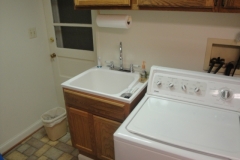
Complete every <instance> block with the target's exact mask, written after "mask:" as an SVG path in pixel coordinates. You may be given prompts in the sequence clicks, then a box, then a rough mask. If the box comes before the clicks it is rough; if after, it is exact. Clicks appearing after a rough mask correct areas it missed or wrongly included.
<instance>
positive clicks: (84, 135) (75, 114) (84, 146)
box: [67, 107, 95, 155]
mask: <svg viewBox="0 0 240 160" xmlns="http://www.w3.org/2000/svg"><path fill="white" fill-rule="evenodd" d="M67 108H68V120H69V126H70V132H71V138H72V144H73V146H75V147H76V148H78V149H79V150H81V151H83V152H87V153H89V154H92V155H94V154H95V145H94V144H95V139H94V128H93V115H92V114H89V113H87V112H83V111H80V110H77V109H74V108H70V107H67Z"/></svg>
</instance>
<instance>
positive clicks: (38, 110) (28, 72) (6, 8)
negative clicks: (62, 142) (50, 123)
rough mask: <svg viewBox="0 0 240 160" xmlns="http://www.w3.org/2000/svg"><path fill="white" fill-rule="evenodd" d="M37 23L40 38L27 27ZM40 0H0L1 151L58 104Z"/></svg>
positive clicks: (25, 133)
mask: <svg viewBox="0 0 240 160" xmlns="http://www.w3.org/2000/svg"><path fill="white" fill-rule="evenodd" d="M32 27H36V31H37V38H33V39H30V38H29V35H28V29H29V28H32ZM57 106H58V104H57V99H56V92H55V88H54V79H53V70H52V66H51V60H50V57H49V49H48V41H47V33H46V26H45V19H44V14H43V8H42V2H41V0H21V1H9V0H1V1H0V153H4V152H5V151H6V150H8V149H9V148H11V147H12V146H14V145H15V144H17V143H18V142H19V141H21V140H22V139H23V138H25V137H26V136H28V135H29V134H31V133H32V132H33V131H35V130H36V129H38V128H39V127H41V126H42V124H41V120H40V116H41V114H43V113H44V112H46V111H47V110H49V109H51V108H53V107H57Z"/></svg>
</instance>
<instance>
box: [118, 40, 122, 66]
mask: <svg viewBox="0 0 240 160" xmlns="http://www.w3.org/2000/svg"><path fill="white" fill-rule="evenodd" d="M119 50H120V57H119V59H120V67H119V69H120V70H123V56H122V42H120V48H119Z"/></svg>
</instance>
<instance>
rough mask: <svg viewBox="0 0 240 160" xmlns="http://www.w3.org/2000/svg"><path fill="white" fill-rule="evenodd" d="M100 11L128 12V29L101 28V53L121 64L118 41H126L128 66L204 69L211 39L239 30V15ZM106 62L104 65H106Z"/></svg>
mask: <svg viewBox="0 0 240 160" xmlns="http://www.w3.org/2000/svg"><path fill="white" fill-rule="evenodd" d="M100 13H101V14H128V15H131V16H132V19H133V24H132V27H131V28H130V29H128V30H126V29H113V28H99V27H98V31H97V44H98V48H97V49H98V56H100V57H101V58H102V61H103V62H104V61H105V60H113V61H114V63H115V65H119V60H118V58H119V42H120V41H122V43H123V58H124V63H125V66H127V67H128V66H129V64H130V63H134V64H141V63H142V61H143V60H144V61H146V67H147V70H149V69H150V67H151V66H152V65H160V66H166V67H174V68H181V69H188V70H196V71H202V69H203V64H204V56H205V50H206V43H207V39H208V38H221V39H234V38H235V36H236V34H237V33H239V32H240V14H230V13H197V12H170V11H169V12H163V11H100ZM104 65H105V64H104Z"/></svg>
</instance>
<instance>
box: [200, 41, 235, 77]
mask: <svg viewBox="0 0 240 160" xmlns="http://www.w3.org/2000/svg"><path fill="white" fill-rule="evenodd" d="M218 57H220V58H221V59H225V65H223V67H222V68H221V69H220V70H219V71H218V73H219V72H220V73H223V72H224V71H225V66H226V64H228V63H229V62H232V63H233V64H234V66H235V65H236V63H237V61H238V58H239V57H240V42H237V41H235V40H231V39H215V38H209V39H208V41H207V48H206V53H205V60H204V66H203V69H204V70H206V71H208V69H209V68H210V65H211V63H210V60H211V59H212V58H218ZM217 67H218V65H217V64H216V65H215V66H214V67H213V69H212V71H211V72H213V71H215V70H216V68H217ZM232 72H233V70H232ZM235 74H240V69H236V71H235Z"/></svg>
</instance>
